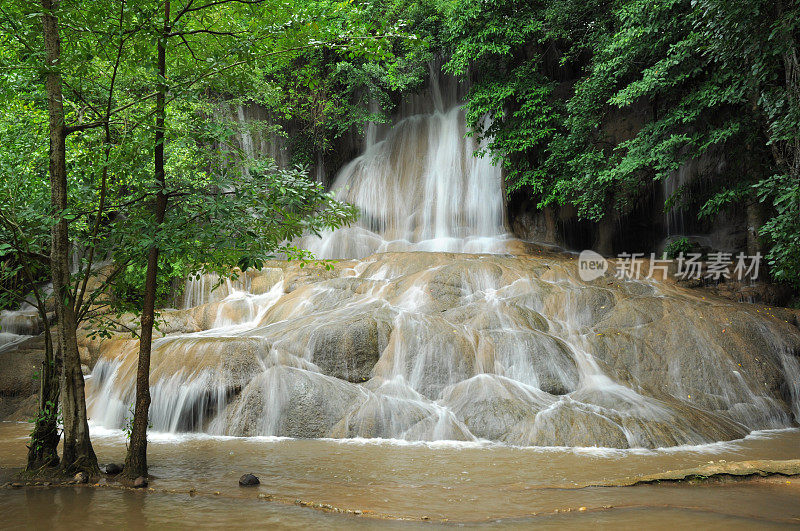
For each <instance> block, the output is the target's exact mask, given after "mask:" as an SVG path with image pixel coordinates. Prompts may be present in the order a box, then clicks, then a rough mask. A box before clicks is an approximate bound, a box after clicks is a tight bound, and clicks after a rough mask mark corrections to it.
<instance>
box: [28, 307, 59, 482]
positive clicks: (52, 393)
mask: <svg viewBox="0 0 800 531" xmlns="http://www.w3.org/2000/svg"><path fill="white" fill-rule="evenodd" d="M60 374H61V357H60V356H55V355H54V351H53V336H52V334H51V333H50V324H49V323H48V321H47V318H46V315H45V320H44V361H43V362H42V376H41V381H40V388H39V413H38V415H37V417H36V424H35V425H34V427H33V432H32V433H31V445H30V446H29V447H28V468H27V469H28V470H29V471H33V470H38V469H40V468H42V467H54V466H57V465H58V463H59V459H58V441H59V439H60V438H61V435H60V434H59V432H58V395H59V392H60V390H61V389H60V386H59V383H58V378H59V375H60Z"/></svg>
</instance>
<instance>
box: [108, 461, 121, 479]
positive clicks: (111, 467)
mask: <svg viewBox="0 0 800 531" xmlns="http://www.w3.org/2000/svg"><path fill="white" fill-rule="evenodd" d="M120 472H122V465H118V464H116V463H109V464H108V465H106V474H108V475H109V476H115V475H117V474H119V473H120Z"/></svg>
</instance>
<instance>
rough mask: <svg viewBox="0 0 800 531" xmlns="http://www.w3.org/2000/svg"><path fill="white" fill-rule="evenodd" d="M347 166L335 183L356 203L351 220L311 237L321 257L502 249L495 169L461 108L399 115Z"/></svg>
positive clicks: (498, 182)
mask: <svg viewBox="0 0 800 531" xmlns="http://www.w3.org/2000/svg"><path fill="white" fill-rule="evenodd" d="M374 134H375V132H374V131H372V130H370V131H368V147H367V150H366V152H365V153H364V154H363V155H361V156H360V157H358V158H356V159H355V160H353V161H352V162H350V163H349V164H348V165H347V166H345V167H344V168H343V169H342V170H341V171H340V172H339V175H338V176H337V178H336V181H335V182H334V185H333V189H334V190H335V191H336V193H337V198H338V199H339V200H341V201H345V202H348V203H351V204H354V205H356V206H358V207H359V208H360V210H361V218H360V220H359V221H358V222H357V223H356V224H355V225H354V226H353V227H348V228H344V229H340V230H337V231H334V232H328V233H326V234H324V235H323V237H322V238H321V239H318V238H308V239H306V241H305V242H304V246H305V247H307V248H308V249H310V250H311V251H312V252H314V253H315V255H316V256H318V257H321V258H363V257H365V256H368V255H370V254H372V253H374V252H385V251H400V250H403V251H406V250H422V251H452V252H476V253H480V252H502V251H504V250H505V245H504V244H505V242H506V240H507V236H506V234H505V233H506V231H505V228H504V224H503V193H502V186H501V171H500V168H499V167H497V166H496V165H494V164H492V162H491V159H490V158H489V157H476V156H473V153H474V152H475V150H476V149H477V147H478V146H476V144H475V142H474V141H473V140H472V139H471V138H466V137H465V134H466V129H465V124H464V113H463V111H462V110H461V109H460V108H459V107H453V108H451V109H450V110H448V111H445V112H441V111H435V112H434V113H432V114H421V115H414V116H410V117H408V118H405V119H403V120H401V121H400V122H399V123H397V124H396V125H395V126H394V127H393V128H392V129H391V130H390V131H389V133H388V135H387V137H386V138H385V139H384V140H382V141H380V142H375V143H374V144H371V142H369V140H370V139H374V138H373V137H374Z"/></svg>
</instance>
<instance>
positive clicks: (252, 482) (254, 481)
mask: <svg viewBox="0 0 800 531" xmlns="http://www.w3.org/2000/svg"><path fill="white" fill-rule="evenodd" d="M259 483H261V482H260V481H259V480H258V478H257V477H256V476H254V475H253V474H244V475H243V476H242V477H240V478H239V486H240V487H255V486H256V485H258V484H259Z"/></svg>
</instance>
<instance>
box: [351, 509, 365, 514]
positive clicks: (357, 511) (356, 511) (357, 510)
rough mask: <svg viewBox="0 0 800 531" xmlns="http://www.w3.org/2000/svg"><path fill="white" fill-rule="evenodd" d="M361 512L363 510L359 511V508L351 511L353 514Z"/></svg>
mask: <svg viewBox="0 0 800 531" xmlns="http://www.w3.org/2000/svg"><path fill="white" fill-rule="evenodd" d="M362 512H363V511H361V510H359V509H356V510H355V511H353V514H361V513H362Z"/></svg>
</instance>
